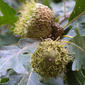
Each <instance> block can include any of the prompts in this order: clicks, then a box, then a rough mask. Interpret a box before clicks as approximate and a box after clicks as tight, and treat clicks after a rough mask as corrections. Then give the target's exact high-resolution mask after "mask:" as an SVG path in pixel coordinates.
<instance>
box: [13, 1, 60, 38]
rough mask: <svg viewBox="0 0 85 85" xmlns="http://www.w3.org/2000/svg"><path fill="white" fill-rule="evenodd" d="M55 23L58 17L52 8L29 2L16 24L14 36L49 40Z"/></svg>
mask: <svg viewBox="0 0 85 85" xmlns="http://www.w3.org/2000/svg"><path fill="white" fill-rule="evenodd" d="M55 23H56V17H55V15H54V13H53V11H52V10H51V9H50V8H48V7H47V6H45V5H42V4H40V3H35V2H33V3H29V2H27V3H26V4H25V5H24V6H23V10H21V15H20V17H19V20H18V21H17V22H16V23H15V29H14V34H16V35H20V36H21V37H28V38H41V37H42V38H47V37H49V36H51V35H52V34H53V30H54V27H55V26H54V24H55ZM53 26H54V27H53ZM56 29H57V28H56ZM56 34H59V33H56ZM59 35H60V34H59ZM57 36H58V35H57Z"/></svg>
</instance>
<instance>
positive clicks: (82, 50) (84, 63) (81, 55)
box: [69, 30, 85, 71]
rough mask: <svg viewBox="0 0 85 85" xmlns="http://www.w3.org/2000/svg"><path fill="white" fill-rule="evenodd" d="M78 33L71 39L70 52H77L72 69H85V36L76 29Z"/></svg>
mask: <svg viewBox="0 0 85 85" xmlns="http://www.w3.org/2000/svg"><path fill="white" fill-rule="evenodd" d="M76 33H77V35H76V36H75V37H74V38H72V39H71V40H70V45H69V48H70V52H72V53H73V54H75V56H74V57H75V59H74V62H73V65H72V70H74V71H75V70H80V69H85V36H81V35H80V34H79V32H78V30H77V31H76Z"/></svg>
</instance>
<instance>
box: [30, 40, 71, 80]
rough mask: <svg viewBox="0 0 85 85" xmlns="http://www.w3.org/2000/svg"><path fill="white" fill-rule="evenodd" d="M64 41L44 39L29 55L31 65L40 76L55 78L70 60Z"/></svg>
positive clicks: (63, 70)
mask: <svg viewBox="0 0 85 85" xmlns="http://www.w3.org/2000/svg"><path fill="white" fill-rule="evenodd" d="M65 45H66V43H65V42H64V41H53V40H51V39H50V40H48V39H47V40H45V41H43V42H41V43H40V44H39V46H38V48H37V49H36V51H35V52H34V54H33V55H32V56H31V65H32V68H33V70H34V71H35V72H37V73H38V74H39V75H40V76H41V77H42V78H45V79H47V78H56V77H58V76H59V75H60V74H61V73H63V72H65V70H66V65H67V64H68V62H70V61H71V60H72V58H71V57H70V56H69V51H68V49H67V48H65Z"/></svg>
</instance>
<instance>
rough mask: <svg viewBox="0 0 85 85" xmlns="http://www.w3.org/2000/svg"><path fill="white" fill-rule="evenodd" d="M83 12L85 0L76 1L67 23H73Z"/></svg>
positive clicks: (84, 10)
mask: <svg viewBox="0 0 85 85" xmlns="http://www.w3.org/2000/svg"><path fill="white" fill-rule="evenodd" d="M84 12H85V0H76V5H75V7H74V10H73V12H72V14H71V16H70V18H69V21H73V20H75V19H76V18H78V17H79V16H80V15H81V14H82V13H84Z"/></svg>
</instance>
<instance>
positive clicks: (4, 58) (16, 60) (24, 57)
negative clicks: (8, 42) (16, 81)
mask: <svg viewBox="0 0 85 85" xmlns="http://www.w3.org/2000/svg"><path fill="white" fill-rule="evenodd" d="M26 40H27V39H26ZM38 43H39V42H38V41H35V42H34V41H31V40H30V39H28V43H27V45H26V44H25V43H24V42H23V44H24V45H22V44H21V45H18V46H6V47H2V49H1V50H0V56H1V58H0V76H1V75H4V74H5V73H6V71H7V69H9V68H12V69H13V70H14V71H16V72H17V73H21V74H28V71H30V70H31V66H30V56H31V55H32V54H33V52H34V51H35V49H36V48H37V46H38ZM19 44H20V43H19ZM25 45H26V46H25ZM22 46H23V47H22Z"/></svg>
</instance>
